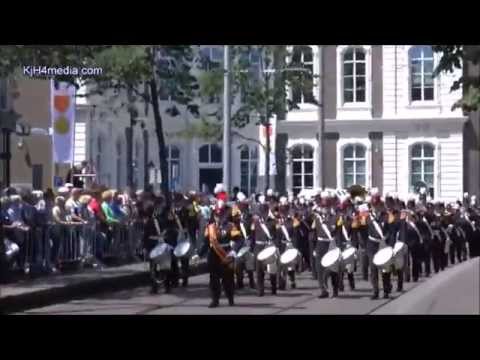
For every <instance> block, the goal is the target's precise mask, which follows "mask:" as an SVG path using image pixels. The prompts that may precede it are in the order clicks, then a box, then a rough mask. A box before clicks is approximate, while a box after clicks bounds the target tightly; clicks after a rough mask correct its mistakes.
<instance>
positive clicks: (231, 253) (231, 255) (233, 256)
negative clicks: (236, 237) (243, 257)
mask: <svg viewBox="0 0 480 360" xmlns="http://www.w3.org/2000/svg"><path fill="white" fill-rule="evenodd" d="M235 256H236V254H235V251H233V250H231V251H230V252H229V253H228V255H227V257H232V258H235Z"/></svg>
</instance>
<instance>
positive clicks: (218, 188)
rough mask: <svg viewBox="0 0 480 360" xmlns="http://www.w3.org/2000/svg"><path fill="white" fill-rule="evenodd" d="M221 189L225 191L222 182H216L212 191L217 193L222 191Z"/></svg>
mask: <svg viewBox="0 0 480 360" xmlns="http://www.w3.org/2000/svg"><path fill="white" fill-rule="evenodd" d="M222 191H225V186H223V184H217V185H215V189H214V190H213V192H214V193H215V194H218V193H220V192H222Z"/></svg>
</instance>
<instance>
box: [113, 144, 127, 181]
mask: <svg viewBox="0 0 480 360" xmlns="http://www.w3.org/2000/svg"><path fill="white" fill-rule="evenodd" d="M115 150H116V154H115V155H116V157H117V161H116V163H117V164H116V165H117V169H116V170H117V173H116V180H117V182H116V183H117V189H118V190H120V189H121V188H122V187H123V184H124V183H125V175H124V174H125V171H124V168H125V167H124V161H123V156H122V155H123V146H122V141H121V139H118V140H117V142H116V144H115Z"/></svg>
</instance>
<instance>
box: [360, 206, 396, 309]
mask: <svg viewBox="0 0 480 360" xmlns="http://www.w3.org/2000/svg"><path fill="white" fill-rule="evenodd" d="M368 211H369V210H368V206H367V205H362V206H360V212H362V213H365V212H368ZM382 217H384V214H381V213H379V212H377V213H375V212H373V213H370V212H368V217H367V229H368V241H367V257H368V263H369V266H370V274H371V275H370V276H371V281H372V286H373V295H372V297H371V298H372V300H375V299H378V296H379V292H380V290H379V284H378V282H379V279H378V271H379V268H378V267H377V266H376V265H375V264H374V263H373V257H374V256H375V254H376V253H377V251H378V250H379V249H380V244H381V243H382V242H383V241H385V243H386V242H387V241H388V237H386V236H385V235H384V234H385V233H386V231H385V230H386V229H385V228H383V229H382V224H384V223H385V220H386V219H382ZM382 283H383V297H384V298H385V299H388V298H389V295H390V292H391V290H392V289H391V284H390V273H388V272H384V271H382Z"/></svg>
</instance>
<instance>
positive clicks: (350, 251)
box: [342, 247, 357, 260]
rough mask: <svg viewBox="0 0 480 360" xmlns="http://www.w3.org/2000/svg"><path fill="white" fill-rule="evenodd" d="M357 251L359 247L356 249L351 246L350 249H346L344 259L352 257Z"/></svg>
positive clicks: (343, 253)
mask: <svg viewBox="0 0 480 360" xmlns="http://www.w3.org/2000/svg"><path fill="white" fill-rule="evenodd" d="M356 252H357V249H355V248H354V247H349V248H348V249H345V251H343V252H342V258H343V260H348V259H350V258H351V257H352V256H354V255H355V253H356Z"/></svg>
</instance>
